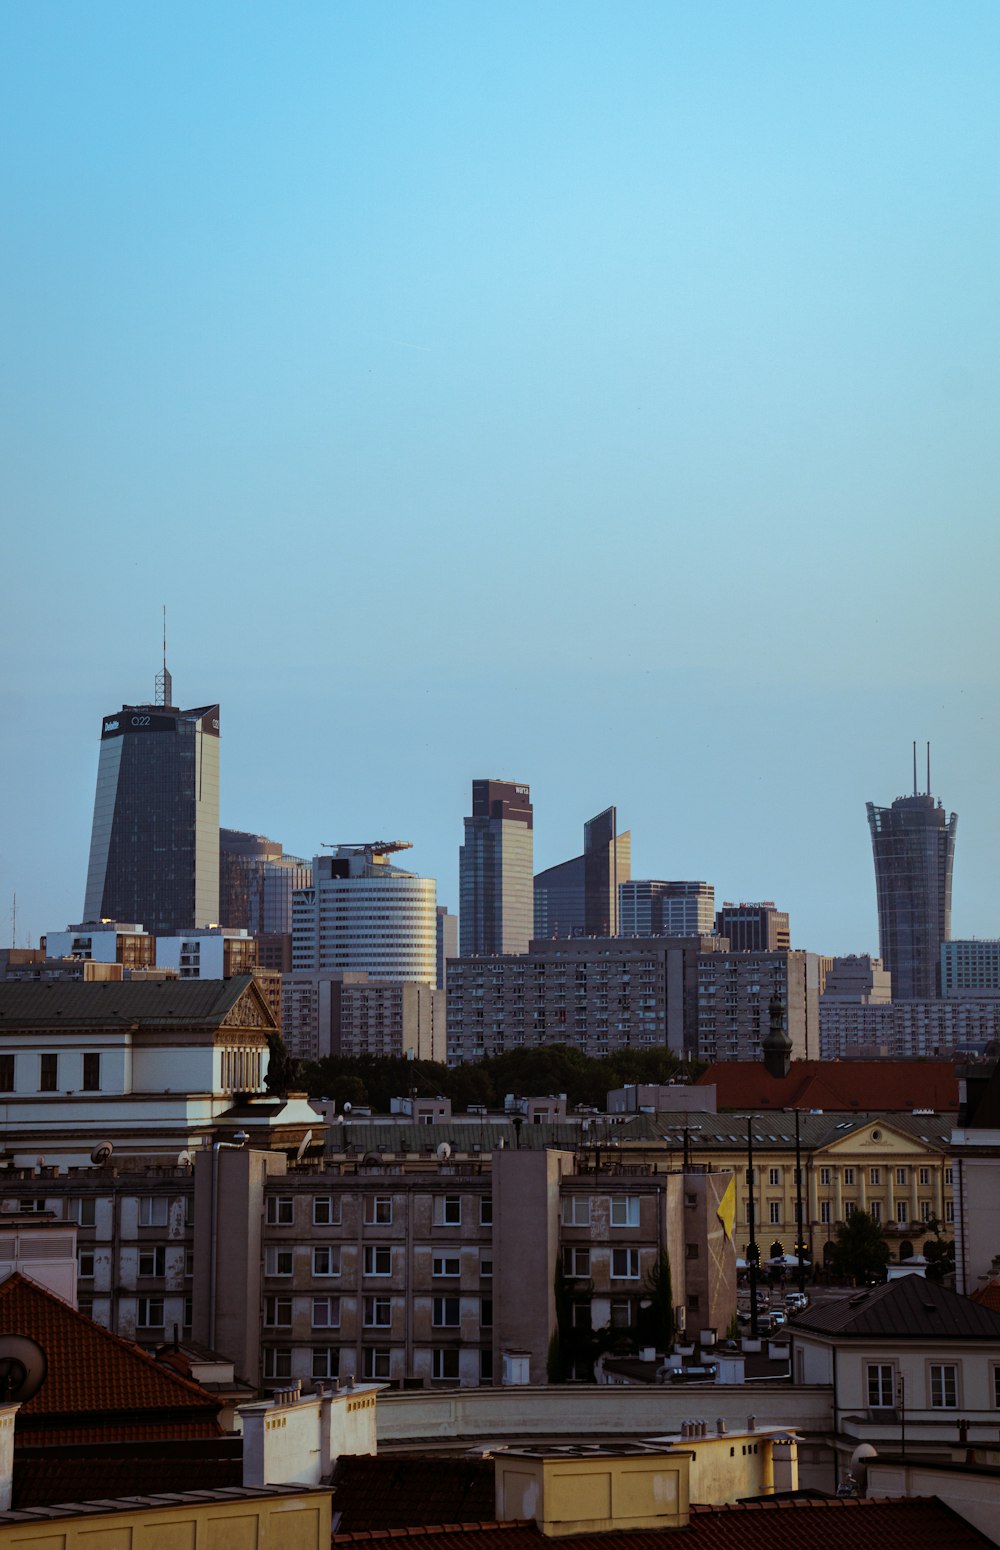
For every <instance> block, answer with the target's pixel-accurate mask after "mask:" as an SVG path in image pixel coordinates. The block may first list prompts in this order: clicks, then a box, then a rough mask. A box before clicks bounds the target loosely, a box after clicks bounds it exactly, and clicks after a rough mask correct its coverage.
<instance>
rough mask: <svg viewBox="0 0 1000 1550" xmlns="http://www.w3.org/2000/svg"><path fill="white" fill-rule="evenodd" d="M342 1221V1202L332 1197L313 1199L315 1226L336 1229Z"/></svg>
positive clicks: (322, 1196)
mask: <svg viewBox="0 0 1000 1550" xmlns="http://www.w3.org/2000/svg"><path fill="white" fill-rule="evenodd" d="M339 1221H340V1201H339V1200H334V1199H333V1196H332V1195H316V1196H314V1197H313V1226H314V1227H334V1226H336V1224H337V1223H338V1222H339Z"/></svg>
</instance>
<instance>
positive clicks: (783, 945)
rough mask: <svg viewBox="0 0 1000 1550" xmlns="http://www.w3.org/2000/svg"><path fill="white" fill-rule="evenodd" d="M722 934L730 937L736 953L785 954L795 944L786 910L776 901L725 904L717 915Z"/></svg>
mask: <svg viewBox="0 0 1000 1550" xmlns="http://www.w3.org/2000/svg"><path fill="white" fill-rule="evenodd" d="M715 928H716V930H717V931H718V933H719V935H720V936H725V937H728V938H729V947H730V951H731V952H734V953H782V952H787V951H788V949H789V948H790V947H791V945H792V938H791V932H790V930H789V926H788V912H787V910H779V909H778V908H777V907H776V905H775V904H774V901H773V900H771V899H765V900H764V901H763V902H762V903H760V904H730V903H729V902H728V901H727V902H726V903H725V904H723V906H722V908H721V910H719V911H718V913H717V914H716V917H715Z"/></svg>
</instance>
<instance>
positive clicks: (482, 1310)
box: [479, 1297, 493, 1329]
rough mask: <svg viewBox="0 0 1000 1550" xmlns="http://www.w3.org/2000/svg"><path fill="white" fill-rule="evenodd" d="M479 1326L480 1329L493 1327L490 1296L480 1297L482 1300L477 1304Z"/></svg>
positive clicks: (491, 1299)
mask: <svg viewBox="0 0 1000 1550" xmlns="http://www.w3.org/2000/svg"><path fill="white" fill-rule="evenodd" d="M479 1327H480V1329H492V1328H493V1298H492V1297H484V1298H483V1299H482V1301H481V1302H480V1304H479Z"/></svg>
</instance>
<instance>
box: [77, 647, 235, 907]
mask: <svg viewBox="0 0 1000 1550" xmlns="http://www.w3.org/2000/svg"><path fill="white" fill-rule="evenodd" d="M157 691H158V695H159V696H161V698H159V699H158V701H157V703H156V704H153V705H149V704H146V705H123V706H122V708H121V710H120V711H116V712H115V713H114V714H113V715H110V716H105V718H104V721H103V722H102V724H101V755H100V762H99V764H98V769H97V794H96V797H95V800H94V824H93V831H92V835H91V842H90V864H89V866H88V869H87V889H86V897H85V900H84V906H83V915H84V919H85V920H88V921H97V920H129V921H142V923H143V925H144V926H145V927H146V930H147V931H150V932H152V934H153V935H159V934H160V933H161V932H172V931H186V930H187V929H188V928H189V927H191V926H208V925H213V924H216V923H217V922H218V919H219V707H218V705H201V706H198V707H197V708H196V709H194V710H178V709H177V707H176V706H174V705H171V704H170V697H171V683H170V675H169V673H167V671H166V668H165V667H164V671H163V673H162V674H160V675H159V676H158V678H157Z"/></svg>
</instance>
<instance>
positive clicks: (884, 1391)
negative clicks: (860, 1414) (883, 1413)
mask: <svg viewBox="0 0 1000 1550" xmlns="http://www.w3.org/2000/svg"><path fill="white" fill-rule="evenodd" d="M895 1403H896V1383H895V1371H894V1368H893V1365H892V1363H891V1362H869V1363H868V1407H869V1409H870V1410H891V1409H892V1408H893V1406H894V1405H895Z"/></svg>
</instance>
